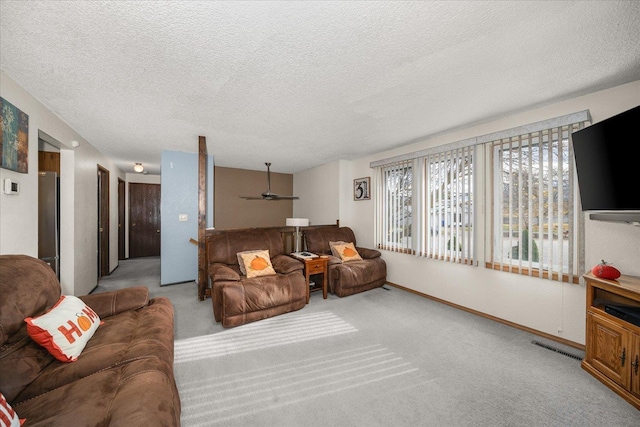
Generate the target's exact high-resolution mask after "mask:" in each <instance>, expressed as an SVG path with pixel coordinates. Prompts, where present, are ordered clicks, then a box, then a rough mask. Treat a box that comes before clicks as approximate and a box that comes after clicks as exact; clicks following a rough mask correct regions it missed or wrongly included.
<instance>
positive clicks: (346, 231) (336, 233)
mask: <svg viewBox="0 0 640 427" xmlns="http://www.w3.org/2000/svg"><path fill="white" fill-rule="evenodd" d="M304 240H305V242H306V244H307V250H308V251H309V252H313V253H316V254H320V255H322V254H325V255H330V254H331V247H330V246H329V242H353V245H354V246H356V247H357V246H358V243H357V242H356V236H355V235H354V234H353V230H351V228H349V227H325V228H312V229H309V230H305V231H304Z"/></svg>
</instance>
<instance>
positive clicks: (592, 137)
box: [572, 106, 640, 223]
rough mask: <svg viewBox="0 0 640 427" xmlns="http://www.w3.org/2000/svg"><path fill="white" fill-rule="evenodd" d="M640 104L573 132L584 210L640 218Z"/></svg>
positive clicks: (604, 217)
mask: <svg viewBox="0 0 640 427" xmlns="http://www.w3.org/2000/svg"><path fill="white" fill-rule="evenodd" d="M639 131H640V106H637V107H635V108H632V109H630V110H627V111H624V112H622V113H620V114H617V115H615V116H613V117H610V118H608V119H605V120H602V121H601V122H598V123H594V124H592V125H591V126H588V127H585V128H583V129H580V130H579V131H576V132H574V133H573V134H572V139H573V154H574V158H575V164H576V173H577V177H578V188H579V191H580V199H581V203H582V211H583V212H592V213H591V214H590V218H591V219H598V220H605V221H625V222H633V223H636V222H640V136H639V135H640V132H639Z"/></svg>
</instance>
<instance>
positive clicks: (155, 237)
mask: <svg viewBox="0 0 640 427" xmlns="http://www.w3.org/2000/svg"><path fill="white" fill-rule="evenodd" d="M148 256H160V185H159V184H138V183H135V184H134V183H131V184H129V258H140V257H148Z"/></svg>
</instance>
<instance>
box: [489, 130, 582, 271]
mask: <svg viewBox="0 0 640 427" xmlns="http://www.w3.org/2000/svg"><path fill="white" fill-rule="evenodd" d="M576 130H578V125H577V124H575V125H569V126H562V127H557V128H551V129H546V130H541V131H537V132H533V133H528V134H524V135H518V136H515V137H509V138H503V139H500V140H496V141H494V142H492V143H491V147H492V156H493V170H494V180H493V195H494V197H493V199H494V205H493V230H494V232H493V233H492V235H493V242H492V252H491V253H492V256H491V262H490V263H488V264H490V265H488V266H490V267H491V268H496V269H502V270H505V271H510V272H514V273H520V274H526V275H533V276H538V277H547V278H552V279H554V280H560V281H568V282H575V283H577V281H578V275H579V271H578V269H577V268H578V265H580V260H579V259H578V257H577V255H578V253H579V252H578V251H576V248H577V239H576V236H577V234H576V230H577V229H578V227H577V226H576V224H579V222H580V220H581V218H582V217H581V215H580V212H579V211H580V209H579V208H578V209H575V206H579V204H578V199H577V185H576V181H575V179H574V174H575V171H574V168H573V153H572V150H571V133H572V132H574V131H576ZM580 271H581V270H580Z"/></svg>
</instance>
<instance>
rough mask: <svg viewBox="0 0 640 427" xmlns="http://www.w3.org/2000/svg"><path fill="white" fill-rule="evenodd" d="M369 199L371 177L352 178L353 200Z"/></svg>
mask: <svg viewBox="0 0 640 427" xmlns="http://www.w3.org/2000/svg"><path fill="white" fill-rule="evenodd" d="M370 199H371V177H369V176H367V177H365V178H358V179H354V180H353V200H370Z"/></svg>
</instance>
